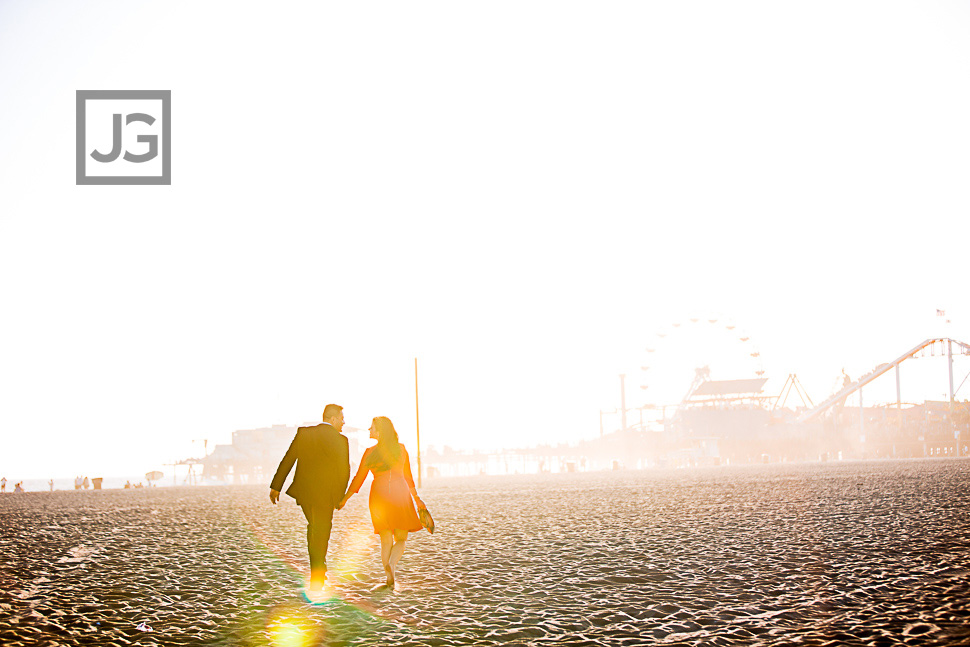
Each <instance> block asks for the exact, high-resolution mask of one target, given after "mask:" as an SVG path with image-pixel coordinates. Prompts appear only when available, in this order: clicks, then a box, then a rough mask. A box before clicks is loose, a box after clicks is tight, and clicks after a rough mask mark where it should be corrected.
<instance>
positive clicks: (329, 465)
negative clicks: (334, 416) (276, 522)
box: [270, 423, 350, 507]
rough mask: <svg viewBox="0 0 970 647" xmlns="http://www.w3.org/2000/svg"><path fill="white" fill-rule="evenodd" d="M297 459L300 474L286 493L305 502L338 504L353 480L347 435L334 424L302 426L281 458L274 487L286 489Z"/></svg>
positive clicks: (298, 473)
mask: <svg viewBox="0 0 970 647" xmlns="http://www.w3.org/2000/svg"><path fill="white" fill-rule="evenodd" d="M293 463H296V475H294V476H293V483H291V484H290V487H289V488H287V490H286V493H287V494H289V495H290V496H291V497H293V498H294V499H296V502H297V503H298V504H299V505H301V506H303V505H327V506H330V507H336V505H337V503H339V502H340V499H342V498H343V496H344V493H345V492H346V491H347V482H348V481H349V480H350V449H349V447H348V443H347V438H346V437H345V436H343V435H341V434H340V432H339V431H337V430H336V428H334V427H333V425H329V424H327V423H323V424H321V425H316V426H315V427H300V428H299V429H297V430H296V437H294V438H293V442H292V443H290V448H289V449H287V450H286V455H285V456H283V460H282V461H280V466H279V469H277V470H276V476H274V477H273V482H272V483H270V488H272V489H274V490H276V491H277V492H279V491H281V490H282V489H283V482H284V481H286V476H287V475H288V474H289V473H290V470H291V469H293Z"/></svg>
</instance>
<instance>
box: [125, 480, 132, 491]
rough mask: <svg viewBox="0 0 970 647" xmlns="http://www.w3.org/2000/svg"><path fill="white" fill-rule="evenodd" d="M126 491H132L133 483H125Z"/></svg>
mask: <svg viewBox="0 0 970 647" xmlns="http://www.w3.org/2000/svg"><path fill="white" fill-rule="evenodd" d="M125 489H126V490H130V489H131V481H125Z"/></svg>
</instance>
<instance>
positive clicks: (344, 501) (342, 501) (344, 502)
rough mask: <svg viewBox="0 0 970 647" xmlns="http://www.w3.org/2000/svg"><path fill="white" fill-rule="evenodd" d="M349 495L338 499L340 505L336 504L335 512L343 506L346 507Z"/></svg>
mask: <svg viewBox="0 0 970 647" xmlns="http://www.w3.org/2000/svg"><path fill="white" fill-rule="evenodd" d="M350 496H351V495H349V494H347V495H344V498H342V499H340V503H338V504H337V506H336V507H337V510H342V509H343V507H344V506H345V505H347V500H348V499H350Z"/></svg>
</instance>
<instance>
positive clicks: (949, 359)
mask: <svg viewBox="0 0 970 647" xmlns="http://www.w3.org/2000/svg"><path fill="white" fill-rule="evenodd" d="M946 364H947V369H948V370H949V372H950V411H949V415H948V416H947V418H949V420H950V430H951V431H955V432H956V433H954V434H953V438H954V443H955V444H956V447H955V449H956V454H955V455H956V456H959V455H960V432H959V431H957V430H956V426H955V425H954V424H953V340H952V339H949V338H948V339H947V340H946Z"/></svg>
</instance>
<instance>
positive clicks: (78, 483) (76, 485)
mask: <svg viewBox="0 0 970 647" xmlns="http://www.w3.org/2000/svg"><path fill="white" fill-rule="evenodd" d="M74 489H75V490H80V489H81V477H80V476H75V477H74Z"/></svg>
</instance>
